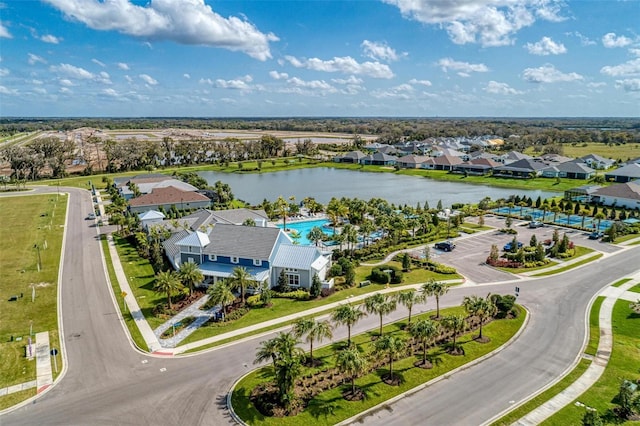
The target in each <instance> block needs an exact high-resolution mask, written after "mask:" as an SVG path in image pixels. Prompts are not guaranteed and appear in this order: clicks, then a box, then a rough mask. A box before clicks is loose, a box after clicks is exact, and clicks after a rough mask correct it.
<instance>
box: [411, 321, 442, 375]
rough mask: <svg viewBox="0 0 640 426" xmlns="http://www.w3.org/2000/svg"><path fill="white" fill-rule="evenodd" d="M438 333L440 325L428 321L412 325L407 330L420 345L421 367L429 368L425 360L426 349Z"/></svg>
mask: <svg viewBox="0 0 640 426" xmlns="http://www.w3.org/2000/svg"><path fill="white" fill-rule="evenodd" d="M439 332H440V325H439V324H438V323H436V322H433V321H430V320H420V321H417V322H416V323H414V324H412V325H411V327H410V328H409V334H410V335H411V337H413V338H414V339H416V340H417V341H418V342H420V344H421V345H422V366H423V367H427V368H428V367H429V365H430V363H429V361H428V360H427V348H428V347H429V345H431V344H432V343H433V340H434V339H435V338H436V336H437V335H438V333H439Z"/></svg>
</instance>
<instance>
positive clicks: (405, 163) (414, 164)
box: [396, 154, 430, 169]
mask: <svg viewBox="0 0 640 426" xmlns="http://www.w3.org/2000/svg"><path fill="white" fill-rule="evenodd" d="M429 158H430V157H427V156H424V155H414V154H409V155H404V156H402V157H400V158H398V159H397V160H396V164H397V165H398V167H400V168H401V169H419V168H420V167H422V163H424V162H425V161H427V160H428V159H429Z"/></svg>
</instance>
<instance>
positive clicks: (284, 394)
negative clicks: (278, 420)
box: [275, 333, 304, 407]
mask: <svg viewBox="0 0 640 426" xmlns="http://www.w3.org/2000/svg"><path fill="white" fill-rule="evenodd" d="M275 340H276V350H277V354H276V361H275V376H276V385H277V386H278V397H279V400H280V403H281V404H282V405H283V406H285V407H288V406H289V404H290V403H291V401H292V400H293V392H292V391H293V387H294V385H295V383H296V380H297V379H298V377H299V376H300V373H301V370H302V360H303V358H304V351H303V350H302V349H300V348H299V347H298V346H297V345H298V343H300V341H299V340H298V339H296V338H295V337H294V336H293V335H291V334H290V333H280V334H279V335H278V336H277V337H276V338H275Z"/></svg>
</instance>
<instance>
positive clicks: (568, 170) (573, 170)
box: [542, 160, 596, 180]
mask: <svg viewBox="0 0 640 426" xmlns="http://www.w3.org/2000/svg"><path fill="white" fill-rule="evenodd" d="M595 174H596V171H595V170H594V169H592V168H591V167H589V166H588V165H587V164H585V163H583V162H581V161H579V160H578V161H576V160H574V161H566V162H563V163H560V164H556V165H553V166H549V167H546V168H544V169H542V177H548V178H555V177H560V178H567V179H583V180H584V179H591V178H592V177H593V176H595Z"/></svg>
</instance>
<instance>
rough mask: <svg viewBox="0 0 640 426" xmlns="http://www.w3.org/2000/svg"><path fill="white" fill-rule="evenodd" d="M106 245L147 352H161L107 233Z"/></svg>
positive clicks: (160, 347)
mask: <svg viewBox="0 0 640 426" xmlns="http://www.w3.org/2000/svg"><path fill="white" fill-rule="evenodd" d="M107 245H108V246H109V254H110V255H111V263H112V264H113V269H114V271H115V273H116V279H117V280H118V285H119V286H120V290H122V291H123V292H124V293H126V295H125V296H124V301H125V303H126V304H127V308H128V310H129V313H131V316H132V317H133V319H134V321H135V323H136V326H137V327H138V330H140V334H142V338H143V339H144V341H145V343H146V344H147V346H148V347H149V352H152V353H161V352H158V351H161V350H162V345H160V342H159V341H158V338H157V337H156V335H155V334H154V332H153V330H152V329H151V327H150V326H149V323H148V322H147V320H146V319H145V318H144V315H143V314H142V311H141V310H140V305H138V301H137V300H136V297H135V295H134V294H133V290H131V286H130V285H129V281H128V280H127V275H126V274H125V273H124V270H123V269H122V263H121V262H120V257H119V256H118V251H117V250H116V245H115V242H114V241H113V236H112V235H111V234H108V235H107Z"/></svg>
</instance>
